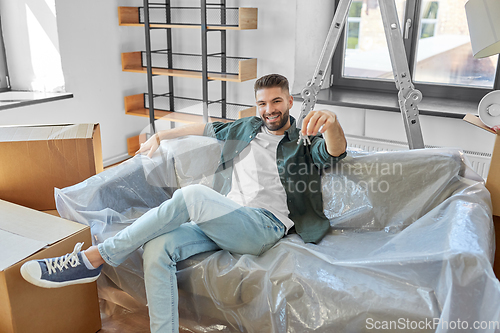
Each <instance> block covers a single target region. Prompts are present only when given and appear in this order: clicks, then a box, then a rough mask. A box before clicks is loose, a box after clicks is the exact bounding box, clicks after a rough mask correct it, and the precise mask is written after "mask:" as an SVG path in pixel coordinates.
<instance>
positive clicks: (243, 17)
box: [118, 7, 257, 30]
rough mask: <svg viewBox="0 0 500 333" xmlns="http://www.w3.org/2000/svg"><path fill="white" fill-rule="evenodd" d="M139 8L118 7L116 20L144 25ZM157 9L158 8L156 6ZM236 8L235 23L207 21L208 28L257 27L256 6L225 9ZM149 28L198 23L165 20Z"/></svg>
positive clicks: (127, 23)
mask: <svg viewBox="0 0 500 333" xmlns="http://www.w3.org/2000/svg"><path fill="white" fill-rule="evenodd" d="M193 8H195V7H171V9H172V10H179V11H189V10H192V9H193ZM139 9H140V8H138V7H118V22H119V24H120V25H121V26H129V27H144V20H143V19H142V17H143V16H142V15H141V14H140V10H139ZM156 9H158V8H156ZM228 10H229V11H231V10H237V11H238V15H237V16H238V20H237V22H235V23H236V24H232V25H231V24H226V25H222V24H220V23H219V24H217V23H215V24H210V23H208V25H207V29H208V30H249V29H257V8H226V11H228ZM150 27H151V28H153V29H154V28H160V29H163V28H194V29H200V28H201V22H200V23H181V22H178V23H174V22H172V23H169V24H167V23H166V22H160V21H157V22H151V21H150Z"/></svg>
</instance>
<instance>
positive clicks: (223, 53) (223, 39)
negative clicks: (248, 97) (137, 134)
mask: <svg viewBox="0 0 500 333" xmlns="http://www.w3.org/2000/svg"><path fill="white" fill-rule="evenodd" d="M200 5H201V6H200V7H199V9H201V10H200V13H201V73H202V99H201V101H202V104H203V122H205V123H207V122H208V121H209V113H208V107H209V104H211V103H212V102H211V101H209V99H208V89H209V82H210V81H212V80H210V79H209V72H208V57H209V56H214V55H216V56H217V57H220V62H221V63H220V68H221V72H222V73H225V72H226V71H227V60H228V58H231V57H228V56H227V34H226V30H225V29H213V27H211V28H210V29H208V25H207V10H208V9H209V8H210V9H212V8H214V7H216V8H218V9H220V21H221V22H220V23H221V26H224V25H225V24H226V10H227V8H228V7H227V6H226V0H219V3H207V0H200ZM158 6H160V7H161V8H163V7H164V8H165V22H166V25H167V26H168V25H169V24H172V16H171V10H172V8H178V7H172V6H171V1H170V0H164V3H158V2H150V1H149V0H143V18H144V33H145V44H146V45H145V46H146V47H145V49H146V51H145V54H144V56H145V65H146V66H145V67H146V68H147V82H148V92H149V93H148V94H146V95H147V98H148V103H147V104H148V110H149V122H150V133H151V135H152V134H154V133H156V128H155V123H154V121H155V107H154V98H155V96H158V95H162V96H165V97H168V98H169V100H170V107H169V109H170V110H175V105H174V98H175V93H174V78H173V77H172V76H169V77H168V80H169V81H168V91H167V92H165V93H163V94H155V92H154V86H153V76H154V74H153V63H152V54H153V53H154V52H157V51H153V50H152V49H151V30H153V29H158V27H152V26H151V25H152V23H151V19H150V10H151V9H153V8H158ZM196 8H198V7H196ZM138 20H139V18H138ZM161 29H165V31H166V44H167V45H166V48H165V49H164V50H162V51H166V52H165V53H166V54H167V56H168V60H167V67H168V68H175V67H174V63H173V54H174V53H173V50H172V31H171V29H172V28H171V27H164V28H161ZM209 31H216V32H219V33H220V44H221V48H220V52H217V53H215V54H208V32H209ZM220 84H221V96H220V99H219V100H218V101H217V103H218V104H220V105H221V118H223V119H226V118H227V106H228V103H227V82H226V81H221V82H220ZM145 97H146V96H145ZM145 102H146V101H145ZM157 111H158V110H157Z"/></svg>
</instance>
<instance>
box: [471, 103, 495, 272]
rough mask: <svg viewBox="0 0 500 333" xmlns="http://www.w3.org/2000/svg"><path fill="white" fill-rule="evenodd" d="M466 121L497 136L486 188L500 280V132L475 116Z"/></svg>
mask: <svg viewBox="0 0 500 333" xmlns="http://www.w3.org/2000/svg"><path fill="white" fill-rule="evenodd" d="M464 120H465V121H466V122H468V123H471V124H473V125H476V126H478V127H480V128H482V129H484V130H485V131H488V132H490V133H492V134H495V145H494V146H493V153H492V154H491V162H490V170H489V171H488V178H487V179H486V188H487V189H488V191H490V194H491V203H492V206H493V225H494V227H495V242H496V247H497V248H496V251H495V261H494V265H493V271H494V272H495V275H496V277H497V278H500V132H495V131H494V130H492V129H491V128H489V127H488V126H486V125H485V124H484V123H483V122H482V121H481V119H480V118H479V117H478V116H476V115H473V114H470V113H469V114H467V115H466V116H465V117H464Z"/></svg>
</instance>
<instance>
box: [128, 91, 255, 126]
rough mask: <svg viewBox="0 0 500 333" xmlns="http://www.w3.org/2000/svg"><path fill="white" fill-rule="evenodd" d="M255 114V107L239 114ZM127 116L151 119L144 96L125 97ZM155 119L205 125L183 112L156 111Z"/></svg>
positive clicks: (225, 120)
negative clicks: (145, 105)
mask: <svg viewBox="0 0 500 333" xmlns="http://www.w3.org/2000/svg"><path fill="white" fill-rule="evenodd" d="M200 103H201V101H200ZM255 112H256V109H255V107H250V108H248V109H244V110H242V111H240V112H239V113H238V118H243V117H248V116H251V115H255ZM125 114H128V115H132V116H139V117H147V118H149V109H146V108H145V107H144V94H137V95H131V96H126V97H125ZM155 119H163V120H168V121H173V122H179V123H187V124H193V123H203V116H202V115H196V114H190V113H183V112H182V111H181V112H179V111H165V110H155ZM208 121H209V122H214V121H220V122H223V123H229V122H232V121H233V120H231V119H224V118H219V117H209V118H208Z"/></svg>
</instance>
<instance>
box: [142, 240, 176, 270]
mask: <svg viewBox="0 0 500 333" xmlns="http://www.w3.org/2000/svg"><path fill="white" fill-rule="evenodd" d="M171 243H172V242H171V236H170V235H169V234H163V235H161V236H158V237H156V238H153V239H152V240H150V241H148V242H147V243H145V244H144V246H143V250H144V253H143V255H142V258H143V261H144V269H145V270H146V269H148V268H149V267H151V266H154V265H156V264H160V263H163V264H167V265H174V264H175V262H174V261H173V260H172V257H171V254H170V253H169V252H170V251H169V249H168V245H169V244H171Z"/></svg>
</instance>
